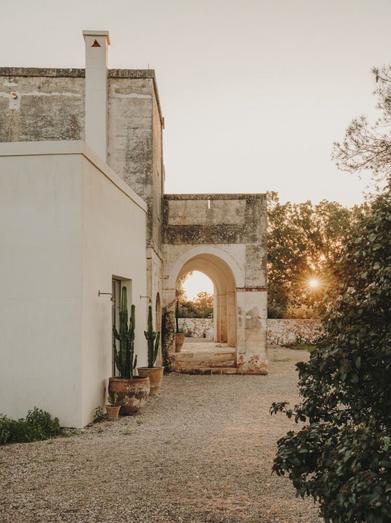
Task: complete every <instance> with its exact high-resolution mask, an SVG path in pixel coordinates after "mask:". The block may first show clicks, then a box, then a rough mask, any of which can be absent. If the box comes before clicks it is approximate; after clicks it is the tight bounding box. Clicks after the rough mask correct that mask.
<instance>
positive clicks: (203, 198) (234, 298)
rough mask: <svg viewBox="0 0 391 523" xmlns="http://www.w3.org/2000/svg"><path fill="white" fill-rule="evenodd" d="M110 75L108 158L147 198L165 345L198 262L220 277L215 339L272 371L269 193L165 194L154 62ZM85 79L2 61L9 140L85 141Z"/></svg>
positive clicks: (0, 93)
mask: <svg viewBox="0 0 391 523" xmlns="http://www.w3.org/2000/svg"><path fill="white" fill-rule="evenodd" d="M106 38H108V36H107V37H106ZM87 78H88V75H87ZM104 78H105V85H106V80H107V86H106V87H105V89H107V129H106V132H107V163H108V165H109V166H110V167H111V168H112V169H113V170H114V171H115V172H116V173H117V174H118V175H119V176H120V177H121V178H122V179H123V180H124V181H125V182H126V183H127V184H128V185H129V186H130V187H131V188H132V189H133V190H134V191H135V192H136V193H137V194H138V195H139V196H140V197H141V198H142V199H143V200H144V201H145V202H146V203H147V207H148V217H147V231H146V258H147V275H146V279H147V296H146V297H145V298H146V301H145V304H147V303H148V301H147V299H148V298H149V301H150V302H151V303H152V306H153V309H154V311H155V321H156V328H158V329H159V330H160V326H161V324H162V314H163V320H164V321H163V328H162V330H163V331H165V339H163V342H164V344H165V346H166V347H167V348H168V350H169V351H170V352H173V351H174V332H173V327H174V325H175V318H174V310H175V303H176V288H177V282H178V278H180V277H182V276H184V275H185V274H186V273H187V272H189V271H191V270H196V269H198V270H201V271H202V272H205V273H206V274H207V275H208V276H209V277H210V278H211V279H212V280H213V282H214V284H215V289H216V295H215V297H216V299H215V303H216V305H215V318H216V327H215V338H216V341H218V342H222V343H227V344H228V345H229V346H231V347H234V348H236V365H237V368H238V370H240V372H249V373H260V374H262V373H265V372H267V358H266V352H265V350H266V310H267V307H266V303H267V284H266V198H265V195H263V194H248V195H243V194H210V195H164V176H165V173H164V165H163V147H162V133H163V128H164V119H163V117H162V113H161V107H160V102H159V96H158V91H157V85H156V79H155V73H154V71H153V70H127V69H124V70H122V69H112V70H107V78H106V76H105V77H104ZM86 81H87V80H86V74H85V70H84V69H36V68H0V141H1V142H21V141H28V142H31V141H33V142H34V141H57V140H85V139H86V120H87V116H88V115H89V114H91V113H89V112H88V113H87V116H86V113H85V101H86V99H87V98H88V92H89V91H88V89H87V88H86ZM88 85H89V86H90V87H91V84H88ZM105 114H106V113H105ZM87 121H89V120H87ZM87 134H88V133H87ZM107 219H110V216H107ZM130 226H131V225H130ZM124 242H126V238H124Z"/></svg>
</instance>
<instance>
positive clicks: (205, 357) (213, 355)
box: [172, 351, 235, 364]
mask: <svg viewBox="0 0 391 523" xmlns="http://www.w3.org/2000/svg"><path fill="white" fill-rule="evenodd" d="M172 358H173V359H174V360H175V361H183V362H190V361H191V362H193V363H197V364H198V363H200V362H202V361H205V362H206V361H213V362H223V361H227V360H234V359H235V351H224V352H176V353H175V354H173V355H172Z"/></svg>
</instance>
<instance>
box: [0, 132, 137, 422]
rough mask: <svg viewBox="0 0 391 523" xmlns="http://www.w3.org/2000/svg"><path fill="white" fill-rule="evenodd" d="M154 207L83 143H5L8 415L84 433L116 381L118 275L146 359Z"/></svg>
mask: <svg viewBox="0 0 391 523" xmlns="http://www.w3.org/2000/svg"><path fill="white" fill-rule="evenodd" d="M145 210H146V207H145V204H144V202H143V201H142V200H141V199H140V198H139V197H138V196H137V195H136V194H135V193H134V192H133V191H132V190H131V189H129V188H128V186H127V185H126V184H125V183H124V182H123V181H121V180H120V179H119V178H118V177H117V176H116V175H115V174H114V173H113V172H112V171H111V170H110V169H109V168H108V167H107V166H106V165H105V164H104V163H102V162H101V161H100V160H98V159H97V158H96V157H95V156H94V155H93V154H92V153H91V152H90V151H88V150H86V148H85V146H84V145H83V144H82V143H81V142H40V143H37V142H35V143H22V142H20V143H13V144H0V238H1V243H0V249H1V256H0V289H1V293H0V332H1V338H0V412H2V413H4V414H7V415H9V416H12V417H20V416H24V415H25V414H26V411H27V410H28V409H30V408H32V407H34V406H38V407H40V408H43V409H45V410H48V411H49V412H50V413H52V414H53V415H56V416H58V417H59V418H60V422H61V424H62V425H64V426H75V427H81V426H84V425H85V424H87V423H88V422H89V421H91V420H92V418H93V413H94V409H95V407H97V406H99V405H102V404H103V401H104V396H103V394H104V386H105V384H106V380H107V378H108V377H109V376H110V375H111V365H112V362H111V357H112V348H111V301H110V296H101V297H98V291H99V290H101V291H105V292H111V279H112V276H113V275H115V276H118V277H121V278H129V279H131V280H132V292H133V301H134V303H135V305H136V309H137V320H138V321H137V331H136V347H137V350H138V353H139V362H140V364H143V363H145V362H146V344H145V340H144V337H143V329H144V327H145V321H146V303H145V300H144V299H142V298H140V296H144V295H145V294H146V258H145V231H146V224H145V214H146V213H145Z"/></svg>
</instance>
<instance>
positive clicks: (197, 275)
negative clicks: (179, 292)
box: [183, 271, 213, 300]
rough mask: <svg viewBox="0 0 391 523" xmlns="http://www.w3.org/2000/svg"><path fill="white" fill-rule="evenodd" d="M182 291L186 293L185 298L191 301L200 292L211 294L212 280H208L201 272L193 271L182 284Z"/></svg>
mask: <svg viewBox="0 0 391 523" xmlns="http://www.w3.org/2000/svg"><path fill="white" fill-rule="evenodd" d="M183 289H184V291H185V293H186V297H187V298H189V299H191V300H192V299H194V298H195V297H196V296H197V294H198V293H199V292H201V291H206V292H208V293H209V294H213V283H212V280H210V279H209V278H208V276H207V275H206V274H204V273H203V272H199V271H193V272H192V273H190V274H189V275H188V276H187V278H186V280H185V281H184V282H183Z"/></svg>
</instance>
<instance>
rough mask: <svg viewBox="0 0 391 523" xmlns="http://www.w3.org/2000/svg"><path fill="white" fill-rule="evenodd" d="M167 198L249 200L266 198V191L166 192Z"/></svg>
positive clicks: (165, 196)
mask: <svg viewBox="0 0 391 523" xmlns="http://www.w3.org/2000/svg"><path fill="white" fill-rule="evenodd" d="M164 198H165V199H166V200H247V199H252V198H259V199H263V198H266V193H232V194H231V193H211V194H208V193H205V194H203V193H200V194H196V193H194V194H165V195H164Z"/></svg>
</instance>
